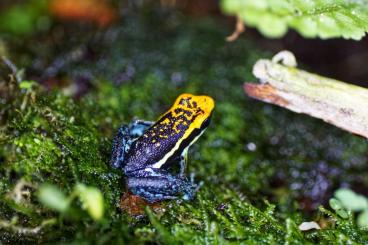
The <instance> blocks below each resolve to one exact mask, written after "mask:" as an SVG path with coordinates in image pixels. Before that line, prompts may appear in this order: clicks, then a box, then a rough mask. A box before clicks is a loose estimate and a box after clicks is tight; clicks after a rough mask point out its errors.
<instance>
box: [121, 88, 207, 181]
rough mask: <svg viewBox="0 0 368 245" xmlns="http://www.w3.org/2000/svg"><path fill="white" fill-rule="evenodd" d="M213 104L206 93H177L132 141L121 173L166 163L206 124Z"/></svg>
mask: <svg viewBox="0 0 368 245" xmlns="http://www.w3.org/2000/svg"><path fill="white" fill-rule="evenodd" d="M213 107H214V101H213V99H212V98H210V97H208V96H194V95H191V94H182V95H180V96H179V97H178V98H177V100H176V101H175V103H174V105H173V106H172V107H171V108H170V110H168V111H167V112H166V113H165V114H164V115H163V116H161V117H160V119H159V120H158V121H157V122H156V123H155V124H154V125H152V126H151V127H150V128H149V129H148V130H147V131H146V132H145V133H144V134H143V135H142V136H140V137H139V138H138V139H137V140H136V141H134V142H133V143H132V146H131V148H130V150H129V152H128V154H127V156H126V160H125V161H124V163H125V164H124V165H125V167H124V171H125V173H126V174H129V173H130V172H134V171H137V170H140V169H145V168H148V167H152V168H162V167H166V166H168V165H169V164H170V163H172V161H173V160H175V159H177V158H178V157H180V155H181V154H182V152H183V151H184V149H186V148H188V147H189V146H190V145H191V144H192V143H193V142H194V141H195V140H196V139H197V138H198V137H199V135H200V134H201V133H202V132H203V130H204V129H205V128H206V127H207V126H208V123H209V119H210V116H211V112H212V110H213Z"/></svg>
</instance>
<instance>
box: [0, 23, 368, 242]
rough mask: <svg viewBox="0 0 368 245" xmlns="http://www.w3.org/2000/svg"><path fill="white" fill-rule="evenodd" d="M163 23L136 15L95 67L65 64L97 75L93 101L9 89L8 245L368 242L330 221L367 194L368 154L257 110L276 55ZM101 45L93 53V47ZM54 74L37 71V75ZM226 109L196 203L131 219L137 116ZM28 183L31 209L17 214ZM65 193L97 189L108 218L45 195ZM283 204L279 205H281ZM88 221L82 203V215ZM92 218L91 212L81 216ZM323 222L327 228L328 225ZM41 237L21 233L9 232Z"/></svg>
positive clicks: (4, 109) (346, 223)
mask: <svg viewBox="0 0 368 245" xmlns="http://www.w3.org/2000/svg"><path fill="white" fill-rule="evenodd" d="M152 18H156V17H155V16H153V17H152V16H151V17H146V19H145V20H142V19H140V18H137V17H131V16H126V19H125V21H124V24H122V26H121V27H119V26H115V27H111V28H110V30H109V31H107V32H104V33H100V34H101V35H100V37H99V38H97V39H95V40H94V42H92V43H94V44H96V47H94V49H95V53H96V54H95V55H96V56H95V58H94V59H92V60H86V61H85V62H80V63H78V64H77V63H73V62H71V63H70V64H67V65H65V66H64V67H63V68H62V70H61V71H60V73H62V74H63V76H64V77H67V78H68V79H70V80H77V79H78V77H79V76H80V74H88V76H87V77H88V79H89V83H90V84H91V86H92V87H93V88H92V89H90V90H89V91H88V93H87V94H85V95H83V96H82V97H81V98H79V99H73V98H71V97H70V96H67V95H65V89H64V93H63V92H62V90H60V89H59V90H54V91H52V92H50V91H46V90H45V89H44V88H42V87H41V86H40V85H37V84H36V83H34V84H32V86H30V87H27V88H21V86H20V85H19V83H17V82H15V81H9V79H8V78H7V76H3V77H2V81H1V82H0V94H1V95H2V97H1V98H2V99H1V101H0V105H1V108H0V116H1V125H0V126H1V128H0V129H1V131H0V133H1V135H0V142H1V144H2V147H1V148H0V176H1V179H0V186H1V188H0V195H1V198H0V232H1V233H2V236H1V237H2V238H1V239H2V241H3V242H4V243H7V242H10V243H11V242H27V241H28V242H35V241H38V242H55V241H61V242H68V243H69V242H73V241H74V242H77V243H79V242H81V243H82V242H85V241H90V242H96V243H112V242H115V243H116V242H118V243H133V242H134V243H145V242H153V243H163V244H172V243H197V244H202V243H211V244H223V243H252V244H253V243H255V244H256V243H267V244H269V243H284V242H289V243H313V242H321V243H331V242H332V243H333V242H337V241H339V242H340V241H346V242H351V243H363V242H364V241H366V240H367V239H368V234H367V233H366V231H364V230H361V229H359V228H357V227H356V226H355V224H354V221H353V219H352V217H351V216H349V218H348V219H341V218H339V217H337V216H336V215H335V214H333V213H329V212H328V211H323V212H322V213H321V212H318V211H317V206H318V205H319V204H325V202H326V201H327V199H328V198H329V197H330V195H331V193H332V191H333V190H334V189H335V188H337V187H339V186H340V185H352V186H354V185H355V184H356V183H359V184H361V185H362V186H365V187H367V185H368V183H367V180H366V178H364V177H362V176H363V175H365V174H366V173H367V172H368V169H367V167H366V166H365V165H366V162H367V155H366V151H367V144H366V142H365V141H364V140H362V139H360V138H357V137H355V136H351V135H348V134H347V133H345V132H342V131H340V130H338V129H336V128H333V127H331V126H328V125H326V124H325V123H323V122H321V121H319V120H315V119H310V118H308V117H307V116H302V115H296V114H293V113H291V112H287V111H284V110H283V109H280V108H277V107H274V106H271V105H266V104H263V103H260V102H256V101H254V100H251V99H249V98H246V96H245V95H244V93H243V90H242V83H243V82H244V81H250V80H252V79H253V77H252V75H251V68H252V64H253V63H254V62H255V61H256V60H257V59H258V58H260V57H263V56H264V55H267V54H265V53H263V52H261V51H259V50H258V48H257V47H256V46H255V44H254V43H252V42H251V41H246V40H238V41H236V42H235V43H226V42H225V41H224V38H225V36H226V33H225V32H224V31H221V30H220V29H223V28H220V27H219V24H217V23H213V22H211V21H208V20H201V21H199V22H194V23H187V22H185V21H183V20H180V21H179V22H177V23H178V24H176V25H165V23H166V22H165V21H164V20H163V19H160V18H159V17H157V19H155V21H152ZM90 45H91V44H90ZM37 72H40V71H34V73H35V74H37ZM183 92H190V93H196V94H208V95H210V96H212V97H213V98H214V99H215V101H216V108H215V112H214V115H213V120H212V124H211V125H210V127H209V128H208V129H207V131H206V133H205V134H204V135H203V136H202V137H201V139H200V140H199V141H198V142H197V143H196V144H195V145H194V146H193V147H192V148H191V149H190V151H189V169H188V172H189V173H195V175H196V181H203V186H202V187H201V189H200V190H199V192H198V193H197V197H196V199H195V200H193V201H190V202H184V201H170V202H165V203H163V204H162V205H163V206H162V207H163V209H164V211H162V209H161V212H159V213H155V212H153V211H151V210H150V209H149V208H147V209H146V214H145V215H143V216H142V217H139V218H137V217H131V216H130V215H128V214H126V213H124V212H122V211H121V210H119V208H118V206H119V201H120V196H121V194H122V192H123V191H124V181H123V180H122V173H121V172H120V171H117V170H113V169H111V168H110V167H109V158H110V148H111V142H112V138H113V135H114V133H115V131H116V130H117V128H118V127H119V125H120V124H121V123H123V122H125V123H127V122H129V121H130V120H132V119H133V118H134V117H137V118H141V119H146V120H155V119H156V118H157V117H158V116H159V115H160V113H162V112H164V111H165V110H166V109H168V108H169V107H170V106H171V104H172V103H173V102H174V100H175V98H176V97H177V96H178V95H179V94H181V93H183ZM19 181H23V182H25V183H28V185H30V187H28V189H29V190H30V191H29V193H30V196H25V197H24V198H21V199H20V200H21V201H20V202H16V201H15V199H14V198H13V197H12V195H11V193H14V188H15V187H16V184H17V183H19ZM45 182H48V183H52V184H54V185H56V186H57V187H58V188H59V189H61V190H62V191H63V192H64V193H66V194H69V193H71V192H72V190H73V188H74V186H75V185H76V183H84V184H86V185H88V186H95V187H97V188H99V189H100V190H101V192H102V193H103V195H104V198H105V202H106V212H105V218H104V219H103V220H102V221H99V222H95V221H93V220H92V219H91V218H89V217H88V215H87V214H86V213H84V212H74V213H71V214H68V215H67V216H64V215H60V214H58V213H56V212H53V211H51V210H49V209H47V208H45V207H44V206H43V205H42V204H40V203H39V202H38V200H37V198H36V190H37V188H38V187H39V186H40V185H41V184H42V183H45ZM270 203H274V204H270ZM75 206H76V208H77V210H80V204H78V203H75ZM78 208H79V209H78ZM316 215H318V216H316ZM14 217H18V221H17V222H16V225H18V226H22V227H36V226H38V225H40V224H41V222H42V221H43V220H47V219H50V218H53V217H54V218H56V219H57V220H58V222H56V223H54V224H53V225H50V226H45V227H43V228H42V229H41V231H39V232H38V233H36V234H27V235H25V234H20V233H19V231H18V233H17V232H16V231H15V230H14V229H12V227H7V228H6V227H4V225H1V221H3V220H4V221H6V220H11V219H12V218H14ZM311 219H312V220H313V219H318V220H320V221H325V223H326V227H324V229H322V230H319V231H309V232H306V233H302V232H301V231H299V229H298V225H299V224H300V223H302V222H303V221H307V220H311Z"/></svg>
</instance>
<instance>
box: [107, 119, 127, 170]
mask: <svg viewBox="0 0 368 245" xmlns="http://www.w3.org/2000/svg"><path fill="white" fill-rule="evenodd" d="M131 142H132V139H131V136H130V130H129V127H128V126H126V125H122V126H121V127H120V128H119V130H118V132H117V134H116V135H115V137H114V141H113V143H112V154H111V160H110V165H111V166H112V167H113V168H122V167H123V166H122V165H123V161H124V156H125V154H126V152H127V151H128V150H129V147H130V144H131Z"/></svg>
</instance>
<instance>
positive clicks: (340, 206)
mask: <svg viewBox="0 0 368 245" xmlns="http://www.w3.org/2000/svg"><path fill="white" fill-rule="evenodd" d="M330 206H331V208H332V209H334V210H335V211H336V213H337V214H338V215H340V216H341V217H342V218H347V217H348V213H347V210H348V211H353V212H360V214H359V215H358V218H357V223H358V225H359V226H360V227H365V228H368V198H366V197H365V196H362V195H359V194H356V193H355V192H354V191H352V190H350V189H346V188H341V189H338V190H336V192H335V197H334V198H331V199H330Z"/></svg>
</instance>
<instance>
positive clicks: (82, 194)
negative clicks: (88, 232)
mask: <svg viewBox="0 0 368 245" xmlns="http://www.w3.org/2000/svg"><path fill="white" fill-rule="evenodd" d="M76 190H77V192H78V195H79V199H80V201H81V202H82V204H83V207H84V208H85V209H86V210H87V212H88V214H89V215H90V216H91V217H92V218H93V219H94V220H100V219H101V218H102V217H103V214H104V200H103V196H102V193H101V191H100V190H99V189H97V188H95V187H90V186H86V185H84V184H78V185H77V186H76Z"/></svg>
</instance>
